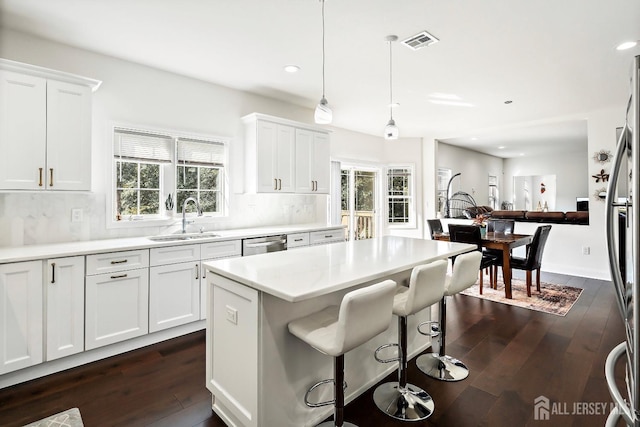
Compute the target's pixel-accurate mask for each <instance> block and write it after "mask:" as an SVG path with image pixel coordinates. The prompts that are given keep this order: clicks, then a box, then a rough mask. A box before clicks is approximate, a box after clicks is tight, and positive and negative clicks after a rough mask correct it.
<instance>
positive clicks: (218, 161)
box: [178, 138, 225, 166]
mask: <svg viewBox="0 0 640 427" xmlns="http://www.w3.org/2000/svg"><path fill="white" fill-rule="evenodd" d="M224 158H225V155H224V143H222V142H218V141H204V140H197V139H190V138H178V165H189V166H224Z"/></svg>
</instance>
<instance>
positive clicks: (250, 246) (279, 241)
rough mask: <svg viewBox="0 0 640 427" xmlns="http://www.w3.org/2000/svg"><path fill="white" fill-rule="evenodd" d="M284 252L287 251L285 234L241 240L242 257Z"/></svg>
mask: <svg viewBox="0 0 640 427" xmlns="http://www.w3.org/2000/svg"><path fill="white" fill-rule="evenodd" d="M285 250H287V236H286V234H281V235H278V236H266V237H255V238H252V239H242V256H247V255H256V254H264V253H267V252H278V251H285Z"/></svg>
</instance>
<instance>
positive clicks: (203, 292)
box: [200, 241, 240, 320]
mask: <svg viewBox="0 0 640 427" xmlns="http://www.w3.org/2000/svg"><path fill="white" fill-rule="evenodd" d="M238 242H239V241H238ZM203 246H204V245H203ZM203 256H204V255H203ZM238 257H240V252H237V253H235V254H233V255H226V256H218V257H215V258H209V259H203V260H202V262H203V263H205V262H207V261H215V260H217V259H223V258H238ZM206 318H207V268H206V267H205V266H204V265H203V264H202V263H201V264H200V319H201V320H204V319H206Z"/></svg>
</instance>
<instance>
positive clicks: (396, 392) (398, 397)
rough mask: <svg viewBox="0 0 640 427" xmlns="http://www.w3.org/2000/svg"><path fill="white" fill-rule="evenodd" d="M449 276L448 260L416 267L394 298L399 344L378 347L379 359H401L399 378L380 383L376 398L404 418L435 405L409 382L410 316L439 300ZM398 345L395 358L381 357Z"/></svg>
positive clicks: (395, 415)
mask: <svg viewBox="0 0 640 427" xmlns="http://www.w3.org/2000/svg"><path fill="white" fill-rule="evenodd" d="M446 277H447V261H444V260H440V261H434V262H431V263H429V264H425V265H420V266H418V267H415V268H414V269H413V271H412V272H411V278H410V279H409V287H406V286H401V287H400V289H399V290H398V291H397V293H396V295H395V297H394V300H393V314H395V315H396V316H398V344H385V345H382V346H380V347H378V349H377V350H376V353H375V358H376V360H377V361H378V362H383V363H387V362H395V361H397V362H398V381H396V382H388V383H384V384H380V385H379V386H378V387H377V388H376V390H375V391H374V392H373V401H374V402H375V404H376V406H377V407H378V408H379V409H380V410H381V411H382V412H384V413H385V414H387V415H389V416H390V417H393V418H395V419H398V420H402V421H419V420H424V419H426V418H428V417H429V416H430V415H431V414H432V413H433V409H434V403H433V399H432V398H431V396H429V394H428V393H427V392H426V391H424V390H422V389H421V388H420V387H418V386H415V385H413V384H408V383H407V364H408V356H407V317H408V316H410V315H412V314H415V313H417V312H419V311H420V310H423V309H425V308H426V307H429V306H430V305H433V304H435V303H437V302H438V301H440V300H441V299H442V296H443V294H444V283H445V279H446ZM392 346H393V347H396V346H397V347H398V357H397V358H395V359H380V358H379V357H378V352H379V351H380V350H382V349H384V348H387V347H392Z"/></svg>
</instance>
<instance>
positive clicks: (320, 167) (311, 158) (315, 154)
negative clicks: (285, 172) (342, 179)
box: [295, 129, 330, 194]
mask: <svg viewBox="0 0 640 427" xmlns="http://www.w3.org/2000/svg"><path fill="white" fill-rule="evenodd" d="M295 151H296V152H295V155H296V161H295V171H296V192H297V193H314V194H328V193H329V166H330V165H329V136H328V135H327V134H324V133H320V132H314V131H310V130H306V129H296V150H295Z"/></svg>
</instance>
